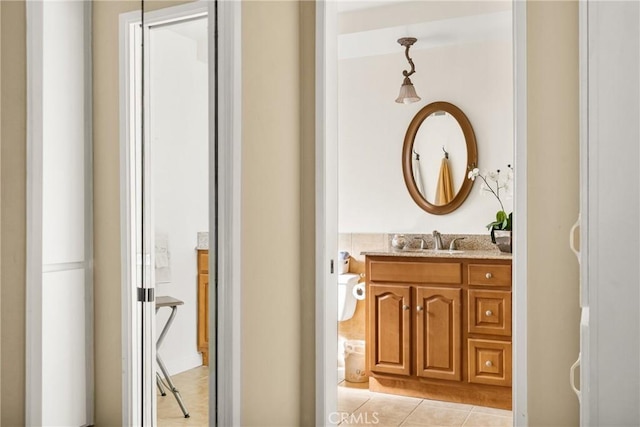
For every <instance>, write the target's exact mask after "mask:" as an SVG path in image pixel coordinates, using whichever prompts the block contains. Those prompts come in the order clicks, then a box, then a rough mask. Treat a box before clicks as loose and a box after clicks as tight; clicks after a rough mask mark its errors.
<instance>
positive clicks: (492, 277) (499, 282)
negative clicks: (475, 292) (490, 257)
mask: <svg viewBox="0 0 640 427" xmlns="http://www.w3.org/2000/svg"><path fill="white" fill-rule="evenodd" d="M469 284H470V285H484V286H511V265H502V264H469Z"/></svg>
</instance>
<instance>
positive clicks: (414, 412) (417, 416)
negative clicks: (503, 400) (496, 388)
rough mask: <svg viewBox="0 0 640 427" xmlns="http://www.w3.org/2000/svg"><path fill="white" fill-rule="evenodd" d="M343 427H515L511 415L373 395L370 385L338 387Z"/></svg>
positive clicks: (450, 404) (452, 404) (458, 405)
mask: <svg viewBox="0 0 640 427" xmlns="http://www.w3.org/2000/svg"><path fill="white" fill-rule="evenodd" d="M335 418H336V419H338V418H341V419H342V423H341V424H340V425H341V426H378V427H383V426H384V427H388V426H403V427H404V426H407V427H409V426H421V427H433V426H458V427H463V426H464V427H471V426H474V427H494V426H495V427H512V425H513V421H512V413H511V411H505V410H502V409H493V408H485V407H482V406H473V405H465V404H461V403H450V402H440V401H437V400H428V399H419V398H415V397H404V396H396V395H392V394H384V393H374V392H370V391H369V390H368V384H367V383H359V384H358V383H348V382H345V381H343V382H341V383H340V384H339V385H338V414H337V416H336V417H335Z"/></svg>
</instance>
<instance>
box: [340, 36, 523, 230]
mask: <svg viewBox="0 0 640 427" xmlns="http://www.w3.org/2000/svg"><path fill="white" fill-rule="evenodd" d="M418 43H420V40H418V42H417V44H418ZM417 44H416V45H417ZM511 49H512V46H511V41H483V42H476V43H466V44H459V45H447V46H440V47H435V48H431V49H425V50H419V49H416V50H412V51H411V57H412V58H413V60H414V63H415V66H416V74H414V75H413V76H411V80H412V81H413V84H414V86H415V88H416V91H417V92H418V95H419V96H420V97H421V98H422V100H421V101H419V102H417V103H414V104H409V105H404V104H396V103H395V102H394V100H395V98H396V97H397V96H398V91H399V89H400V84H401V83H402V79H403V76H402V70H405V69H408V68H409V65H408V63H407V61H406V59H405V57H404V50H403V49H402V47H401V46H400V45H398V53H396V54H387V55H378V56H370V57H362V58H352V59H343V60H341V61H340V62H339V82H340V83H339V88H338V90H339V93H338V97H339V108H340V114H339V117H340V119H339V120H340V121H339V138H340V140H339V163H340V164H339V179H340V191H339V227H340V232H344V233H388V232H430V231H432V230H434V229H437V230H439V231H441V232H444V233H469V234H477V233H486V228H485V226H486V224H488V223H489V222H491V221H492V220H493V219H494V218H495V213H496V211H498V210H499V207H500V205H499V204H498V202H497V200H495V198H493V197H492V196H489V195H482V193H483V192H482V191H480V188H479V187H480V185H479V183H476V185H474V187H473V189H472V190H471V194H470V195H469V197H468V198H467V200H466V201H465V203H464V204H463V205H462V206H461V207H460V208H459V209H457V210H456V211H455V212H453V213H451V214H448V215H443V216H438V215H432V214H429V213H427V212H425V211H423V210H422V209H420V208H419V207H418V206H417V205H416V204H415V203H414V202H413V200H412V199H411V197H410V196H409V192H408V191H407V188H406V186H405V183H404V180H403V178H402V164H401V161H402V144H403V140H404V136H405V132H406V129H407V126H408V125H409V122H410V121H411V119H412V118H413V116H414V115H415V114H416V113H417V112H418V111H419V110H420V109H421V108H422V107H424V106H425V105H427V104H429V103H431V102H435V101H447V102H450V103H452V104H454V105H456V106H457V107H459V108H460V109H462V111H463V112H464V113H465V114H466V116H467V117H468V119H469V121H470V122H471V125H472V126H473V129H474V132H475V135H476V139H477V145H478V162H479V167H480V169H481V170H482V169H492V170H493V169H506V166H507V164H512V163H513V161H512V159H513V88H512V86H513V78H512V72H513V66H512V54H511ZM346 82H348V84H346ZM437 150H441V148H440V147H438V148H437ZM440 154H442V152H441V151H440V153H439V157H438V159H437V162H438V163H439V162H440V159H441V158H442V156H441V155H440ZM421 160H427V159H421ZM453 162H455V159H452V163H453ZM463 169H464V168H458V170H457V171H455V172H453V173H454V174H456V176H457V178H454V181H456V182H457V183H459V182H460V181H461V179H462V175H463V174H465V171H464V170H463ZM436 173H437V171H434V174H436ZM455 185H456V186H457V185H459V184H455ZM503 202H504V200H503ZM511 206H512V203H511V200H508V201H507V203H506V204H505V209H507V211H508V212H510V211H511Z"/></svg>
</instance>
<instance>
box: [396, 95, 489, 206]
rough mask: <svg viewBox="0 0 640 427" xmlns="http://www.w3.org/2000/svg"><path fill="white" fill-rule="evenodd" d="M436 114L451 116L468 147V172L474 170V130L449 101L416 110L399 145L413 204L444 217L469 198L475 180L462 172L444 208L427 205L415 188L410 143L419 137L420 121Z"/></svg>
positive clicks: (403, 171)
mask: <svg viewBox="0 0 640 427" xmlns="http://www.w3.org/2000/svg"><path fill="white" fill-rule="evenodd" d="M436 111H445V112H447V113H449V114H451V115H452V116H453V118H454V119H456V121H457V122H458V124H459V125H460V128H461V129H462V134H463V135H464V139H465V143H466V145H467V169H473V168H475V167H477V165H478V147H477V145H476V136H475V134H474V132H473V127H471V122H469V119H468V118H467V116H466V115H465V114H464V113H463V112H462V110H461V109H459V108H458V107H456V106H455V105H453V104H450V103H448V102H444V101H438V102H432V103H431V104H429V105H426V106H425V107H423V108H422V109H421V110H420V111H418V113H417V114H416V115H415V116H414V117H413V119H412V120H411V123H409V127H408V128H407V133H406V134H405V137H404V145H403V146H402V175H403V176H404V182H405V184H406V185H407V189H408V190H409V194H410V195H411V198H412V199H413V201H414V202H416V204H417V205H418V206H420V207H421V208H422V209H423V210H425V211H427V212H429V213H431V214H434V215H444V214H448V213H451V212H453V211H455V210H456V209H458V208H459V207H460V205H462V203H463V202H464V201H465V199H466V198H467V196H469V193H470V192H471V188H472V187H473V184H474V181H472V180H470V179H467V173H465V175H464V180H463V182H462V186H461V187H460V190H458V192H457V193H456V195H455V196H454V198H453V200H451V201H450V202H449V203H447V204H446V205H434V204H432V203H429V202H428V201H427V199H426V198H425V197H424V196H423V195H422V194H421V193H420V191H419V190H418V186H417V185H416V181H415V179H414V176H413V164H412V160H413V157H412V149H413V143H414V142H415V139H416V135H417V134H418V130H419V129H420V125H421V124H422V122H424V121H425V119H426V118H427V117H429V116H430V115H431V114H432V113H435V112H436Z"/></svg>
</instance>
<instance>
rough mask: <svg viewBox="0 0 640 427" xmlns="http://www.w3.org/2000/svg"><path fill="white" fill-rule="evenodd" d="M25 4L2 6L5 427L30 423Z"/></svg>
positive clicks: (0, 228) (0, 244) (0, 258)
mask: <svg viewBox="0 0 640 427" xmlns="http://www.w3.org/2000/svg"><path fill="white" fill-rule="evenodd" d="M25 13H26V12H25V2H24V1H23V0H20V1H3V2H0V15H1V20H0V34H1V35H0V42H1V46H0V52H1V53H2V58H1V69H0V73H1V76H2V79H1V81H0V86H1V88H0V97H1V98H0V111H1V112H2V114H1V117H0V130H1V133H0V144H1V147H0V148H1V149H0V162H1V163H0V173H1V176H0V185H1V187H0V207H1V211H0V217H1V218H2V223H1V225H0V236H1V237H2V239H1V240H0V252H1V254H0V264H1V266H2V269H1V271H0V287H1V292H0V301H1V310H2V324H1V326H0V328H1V329H0V341H1V348H2V353H1V356H0V362H1V364H2V369H1V370H0V375H1V376H2V384H1V386H0V390H1V394H0V395H1V397H2V401H1V404H0V424H2V425H5V426H18V425H24V423H25V418H24V417H25V399H24V395H25V304H26V292H25V291H26V286H25V283H26V277H25V271H26V213H27V210H26V187H27V185H26V184H27V181H26V174H27V170H26V168H27V166H26V155H27V152H26V149H27V142H26V141H27V129H26V125H27V75H26V60H27V58H26V15H25Z"/></svg>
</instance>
